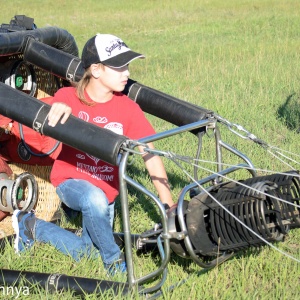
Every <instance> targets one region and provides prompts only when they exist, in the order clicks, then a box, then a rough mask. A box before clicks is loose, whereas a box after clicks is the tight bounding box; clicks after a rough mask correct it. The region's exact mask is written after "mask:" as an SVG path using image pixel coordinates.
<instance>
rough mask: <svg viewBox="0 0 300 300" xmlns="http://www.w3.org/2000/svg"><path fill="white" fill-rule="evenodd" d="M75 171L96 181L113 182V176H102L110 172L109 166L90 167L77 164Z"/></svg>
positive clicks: (111, 169)
mask: <svg viewBox="0 0 300 300" xmlns="http://www.w3.org/2000/svg"><path fill="white" fill-rule="evenodd" d="M77 171H79V172H81V173H85V174H88V175H90V176H91V177H92V178H95V179H97V180H105V181H113V180H114V175H109V174H102V173H103V172H112V171H113V168H112V167H110V166H107V165H105V166H101V167H97V166H90V165H87V164H83V163H80V162H77Z"/></svg>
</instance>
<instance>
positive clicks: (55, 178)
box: [13, 34, 174, 272]
mask: <svg viewBox="0 0 300 300" xmlns="http://www.w3.org/2000/svg"><path fill="white" fill-rule="evenodd" d="M137 58H144V56H143V55H142V54H139V53H136V52H134V51H132V50H131V49H129V48H128V47H127V45H126V44H125V43H124V42H123V41H122V40H121V39H120V38H118V37H116V36H113V35H110V34H97V35H96V36H94V37H92V38H91V39H89V40H88V41H87V43H86V44H85V46H84V48H83V51H82V58H81V60H82V64H83V67H84V69H85V73H84V75H83V77H82V79H81V80H80V82H79V83H78V84H77V86H76V87H65V88H62V89H60V90H59V91H57V93H56V94H55V95H54V98H53V104H52V107H51V110H50V112H49V116H48V124H49V125H50V126H55V125H56V124H57V123H58V122H60V123H62V124H64V123H65V122H67V120H68V117H69V116H70V115H71V114H73V115H74V116H76V117H79V118H81V119H83V120H85V121H86V122H90V123H92V124H95V125H98V126H100V127H103V128H107V129H109V130H113V131H114V132H116V133H118V134H122V135H124V136H127V137H128V138H130V139H139V138H142V137H145V136H148V135H152V134H154V133H155V131H154V129H153V127H152V126H151V125H150V123H149V122H148V120H147V119H146V118H145V116H144V113H143V112H142V110H141V109H140V107H139V106H138V105H137V104H136V103H135V102H133V101H132V100H130V99H129V98H128V97H127V96H125V95H124V94H122V91H123V90H124V88H125V85H126V84H127V80H128V78H129V63H130V62H131V61H133V60H134V59H137ZM75 130H76V129H75ZM148 146H149V147H151V148H153V144H152V143H149V144H148ZM140 151H141V152H142V149H141V148H140ZM143 158H144V161H145V165H146V168H147V170H148V172H149V175H150V177H151V179H152V181H153V184H154V186H155V188H156V190H157V192H158V195H159V198H160V199H161V201H162V202H163V203H165V204H167V205H168V206H170V207H171V206H172V205H173V204H174V203H173V201H172V197H171V193H170V188H169V184H168V179H167V175H166V172H165V169H164V166H163V163H162V161H161V159H160V157H159V156H153V155H151V154H144V155H143ZM51 182H52V184H53V185H54V186H55V187H56V191H57V194H58V195H59V197H60V199H61V201H62V202H63V203H64V204H65V205H66V206H67V207H69V208H70V209H73V210H75V211H80V212H81V213H82V229H83V233H82V236H81V237H78V236H76V235H75V234H73V233H71V232H67V231H66V230H64V229H62V228H60V227H58V226H56V225H53V224H51V223H48V222H45V221H42V220H39V219H37V218H36V217H35V216H34V214H33V213H28V214H26V213H24V212H19V211H16V212H15V213H14V218H13V220H14V228H15V230H16V233H17V238H16V244H15V248H16V250H17V251H21V250H23V249H24V243H25V244H27V245H28V246H29V247H30V246H31V245H32V244H33V242H34V240H38V241H42V242H48V243H51V244H52V245H54V246H55V247H56V248H57V249H58V250H60V251H62V252H64V253H66V254H70V255H71V256H72V257H73V258H74V259H75V260H79V259H80V258H81V257H82V256H83V255H91V254H92V253H93V255H96V256H99V255H100V256H101V258H102V261H103V263H104V267H105V268H106V269H108V270H109V271H110V272H111V270H117V271H121V272H125V271H126V262H125V260H124V256H123V254H122V253H121V251H120V249H119V247H118V245H117V244H116V243H115V240H114V237H113V231H112V222H113V217H114V203H115V199H116V196H117V195H118V188H119V182H118V167H117V166H113V165H110V164H108V163H106V162H104V161H102V160H99V159H98V158H96V157H93V156H91V155H89V154H88V153H83V152H81V151H79V150H76V149H74V148H72V147H70V146H68V145H65V144H64V145H63V146H62V150H61V152H60V155H59V156H58V158H57V159H56V161H55V163H54V165H53V169H52V172H51ZM28 232H29V233H30V234H29V236H28V234H27V233H28Z"/></svg>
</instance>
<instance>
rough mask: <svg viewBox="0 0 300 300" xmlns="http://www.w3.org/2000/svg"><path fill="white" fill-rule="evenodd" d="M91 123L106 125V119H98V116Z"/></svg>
mask: <svg viewBox="0 0 300 300" xmlns="http://www.w3.org/2000/svg"><path fill="white" fill-rule="evenodd" d="M93 121H94V122H95V123H103V124H104V123H107V118H106V117H100V116H98V117H95V118H94V119H93Z"/></svg>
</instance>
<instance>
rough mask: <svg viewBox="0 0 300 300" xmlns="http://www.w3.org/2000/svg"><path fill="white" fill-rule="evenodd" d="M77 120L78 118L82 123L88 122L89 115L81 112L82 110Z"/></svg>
mask: <svg viewBox="0 0 300 300" xmlns="http://www.w3.org/2000/svg"><path fill="white" fill-rule="evenodd" d="M78 118H80V119H82V120H83V121H86V122H88V121H89V119H90V117H89V114H88V113H87V112H85V111H82V110H81V111H80V112H79V113H78Z"/></svg>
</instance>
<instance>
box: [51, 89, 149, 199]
mask: <svg viewBox="0 0 300 300" xmlns="http://www.w3.org/2000/svg"><path fill="white" fill-rule="evenodd" d="M86 97H87V99H88V100H89V101H92V100H91V99H90V98H89V97H88V95H87V94H86ZM54 102H64V103H66V104H67V105H69V106H70V107H72V115H74V116H76V117H78V118H80V119H83V120H84V121H86V122H89V123H92V124H95V125H97V126H99V127H103V128H107V129H109V130H112V131H114V132H115V133H118V134H122V135H124V136H127V137H128V138H130V139H140V138H142V137H145V136H148V135H152V134H154V133H155V131H154V129H153V127H152V125H151V124H150V123H149V121H148V120H147V119H146V117H145V115H144V113H143V111H142V110H141V108H140V107H139V106H138V104H137V103H135V102H133V101H132V100H130V99H129V98H128V97H127V96H125V95H123V94H121V93H115V95H114V96H113V98H112V99H111V100H110V101H108V102H105V103H96V104H95V105H94V106H88V105H85V104H82V103H81V102H80V101H79V99H78V97H77V96H76V90H75V88H73V87H65V88H62V89H60V90H58V91H57V92H56V94H55V95H54V98H53V100H52V103H54ZM75 130H76V129H75ZM70 178H74V179H84V180H87V181H89V182H91V183H92V184H94V185H95V186H98V187H99V188H101V189H102V190H103V191H104V193H105V194H106V196H107V198H108V200H109V202H110V203H112V202H113V201H114V200H115V198H116V196H117V195H118V193H119V192H118V190H119V178H118V167H117V166H113V165H111V164H108V163H106V162H105V161H102V160H100V159H98V158H96V157H94V156H92V155H90V154H88V153H84V152H82V151H79V150H77V149H75V148H72V147H70V146H68V145H65V144H63V145H62V150H61V152H60V154H59V156H58V158H57V159H56V160H55V162H54V165H53V168H52V172H51V175H50V180H51V183H52V184H53V185H54V186H57V185H59V184H60V183H62V182H63V181H65V180H66V179H70Z"/></svg>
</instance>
